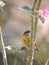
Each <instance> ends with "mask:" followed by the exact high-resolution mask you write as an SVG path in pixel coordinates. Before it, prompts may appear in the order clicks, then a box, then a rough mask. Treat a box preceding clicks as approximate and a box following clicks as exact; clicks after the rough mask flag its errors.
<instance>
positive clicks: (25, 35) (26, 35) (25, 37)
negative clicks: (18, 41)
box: [22, 30, 39, 51]
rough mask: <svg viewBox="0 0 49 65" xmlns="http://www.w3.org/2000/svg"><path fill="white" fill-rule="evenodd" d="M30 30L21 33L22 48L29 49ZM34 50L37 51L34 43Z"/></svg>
mask: <svg viewBox="0 0 49 65" xmlns="http://www.w3.org/2000/svg"><path fill="white" fill-rule="evenodd" d="M29 34H30V30H27V31H25V32H24V33H23V37H22V41H23V44H24V47H22V49H30V36H29ZM35 50H36V51H39V48H38V46H37V45H36V44H35Z"/></svg>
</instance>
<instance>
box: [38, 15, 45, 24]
mask: <svg viewBox="0 0 49 65" xmlns="http://www.w3.org/2000/svg"><path fill="white" fill-rule="evenodd" d="M38 17H39V18H40V20H41V22H42V23H44V22H45V19H44V17H42V16H41V15H38Z"/></svg>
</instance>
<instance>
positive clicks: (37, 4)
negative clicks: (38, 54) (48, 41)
mask: <svg viewBox="0 0 49 65" xmlns="http://www.w3.org/2000/svg"><path fill="white" fill-rule="evenodd" d="M41 1H42V0H35V1H34V5H33V8H32V11H35V10H38V9H39V8H40V4H41ZM37 22H38V18H36V17H34V16H33V17H31V40H30V52H29V53H30V58H29V61H28V65H33V60H34V58H35V43H34V42H35V37H36V29H37ZM32 43H33V44H32ZM32 45H33V46H32Z"/></svg>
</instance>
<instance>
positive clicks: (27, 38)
mask: <svg viewBox="0 0 49 65" xmlns="http://www.w3.org/2000/svg"><path fill="white" fill-rule="evenodd" d="M29 34H30V30H27V31H25V32H24V33H23V37H22V41H23V44H24V47H25V48H26V49H27V48H29V47H30V36H29Z"/></svg>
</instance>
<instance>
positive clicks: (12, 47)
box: [11, 45, 19, 52]
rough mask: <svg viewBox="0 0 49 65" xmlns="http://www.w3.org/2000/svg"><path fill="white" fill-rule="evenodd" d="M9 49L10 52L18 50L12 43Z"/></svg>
mask: <svg viewBox="0 0 49 65" xmlns="http://www.w3.org/2000/svg"><path fill="white" fill-rule="evenodd" d="M11 50H12V52H17V51H18V50H19V48H18V47H15V46H14V45H12V46H11Z"/></svg>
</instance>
